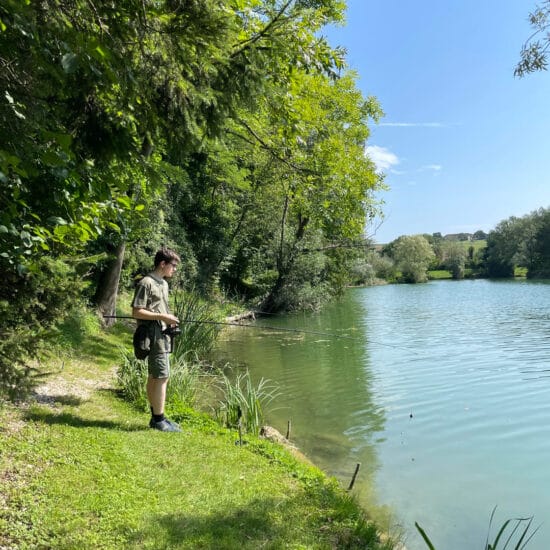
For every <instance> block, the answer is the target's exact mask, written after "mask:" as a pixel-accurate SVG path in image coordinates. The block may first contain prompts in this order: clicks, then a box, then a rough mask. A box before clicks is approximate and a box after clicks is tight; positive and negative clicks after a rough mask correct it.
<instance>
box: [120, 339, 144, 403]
mask: <svg viewBox="0 0 550 550" xmlns="http://www.w3.org/2000/svg"><path fill="white" fill-rule="evenodd" d="M147 376H148V370H147V361H142V360H140V359H136V358H135V357H134V355H133V353H130V352H128V351H126V350H123V352H122V357H121V363H120V366H119V367H118V370H117V382H118V386H119V388H120V391H121V394H122V396H123V397H124V399H125V400H126V401H128V402H129V403H132V404H133V405H135V406H136V408H137V409H139V410H146V409H147V394H146V391H145V384H146V383H147Z"/></svg>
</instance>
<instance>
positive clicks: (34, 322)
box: [0, 258, 83, 397]
mask: <svg viewBox="0 0 550 550" xmlns="http://www.w3.org/2000/svg"><path fill="white" fill-rule="evenodd" d="M0 277H1V278H2V280H3V284H2V286H1V287H0V318H1V319H2V324H1V329H0V335H1V337H0V396H2V395H7V396H10V397H16V396H21V395H25V393H27V392H28V391H29V390H30V389H31V388H32V387H33V385H34V384H35V383H36V381H37V379H36V375H37V374H39V370H37V364H36V361H37V360H38V359H39V358H40V356H41V353H42V352H44V350H45V347H46V344H47V342H48V340H49V339H51V337H52V336H53V335H54V331H53V328H54V326H55V325H56V324H58V323H61V322H62V321H63V319H64V318H65V317H66V316H67V315H68V314H69V313H70V312H71V309H72V308H74V307H76V306H77V305H78V304H79V303H80V293H81V291H82V288H83V284H82V282H81V281H80V280H79V278H78V277H77V275H76V273H75V271H74V269H73V268H72V267H71V266H70V265H68V264H67V263H64V262H62V261H60V260H52V259H50V258H41V259H40V260H38V261H37V262H36V263H33V264H30V265H29V266H28V270H27V272H26V273H25V274H24V275H17V274H15V273H13V272H12V271H11V270H9V269H8V270H6V269H0ZM31 364H32V365H33V366H32V367H31Z"/></svg>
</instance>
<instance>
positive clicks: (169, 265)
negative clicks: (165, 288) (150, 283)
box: [160, 260, 178, 279]
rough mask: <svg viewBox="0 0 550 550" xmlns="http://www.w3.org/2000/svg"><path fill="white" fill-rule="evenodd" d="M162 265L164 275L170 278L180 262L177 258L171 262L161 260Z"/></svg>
mask: <svg viewBox="0 0 550 550" xmlns="http://www.w3.org/2000/svg"><path fill="white" fill-rule="evenodd" d="M160 265H161V268H162V276H163V277H164V278H165V279H170V278H171V277H172V276H173V275H174V273H175V272H176V268H177V267H178V262H177V261H176V260H172V261H170V262H160Z"/></svg>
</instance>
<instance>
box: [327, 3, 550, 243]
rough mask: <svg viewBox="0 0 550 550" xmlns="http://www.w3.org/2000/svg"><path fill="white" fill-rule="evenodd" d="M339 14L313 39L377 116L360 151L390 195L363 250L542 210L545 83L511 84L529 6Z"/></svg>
mask: <svg viewBox="0 0 550 550" xmlns="http://www.w3.org/2000/svg"><path fill="white" fill-rule="evenodd" d="M347 4H348V9H347V17H346V19H347V21H346V24H345V26H343V27H337V28H330V29H326V31H325V33H324V34H325V36H327V37H328V39H329V41H330V43H331V44H332V45H333V46H336V45H340V46H343V47H345V48H346V50H347V61H348V64H349V66H350V68H351V69H353V70H355V71H356V72H357V74H358V82H357V83H358V86H359V88H360V89H361V91H362V92H363V94H364V95H365V96H370V95H373V96H375V97H376V98H377V99H378V101H379V102H380V104H381V106H382V109H383V110H384V112H385V116H384V118H383V119H382V120H381V121H380V122H379V124H374V123H373V124H371V136H370V138H369V141H368V154H369V156H370V157H371V158H372V159H373V160H374V161H375V162H376V163H377V166H378V167H379V169H380V170H381V171H383V172H384V173H385V174H386V183H387V184H388V185H389V187H390V190H389V191H386V192H383V193H382V194H381V195H380V198H381V199H383V200H384V202H385V204H384V206H383V212H384V216H385V218H384V220H383V222H382V224H381V225H380V226H379V227H378V229H377V230H376V233H375V234H374V240H375V241H376V242H379V243H386V242H389V241H391V240H393V239H395V238H397V237H399V236H400V235H413V234H418V233H430V234H431V233H435V232H441V233H442V234H444V235H445V234H448V233H459V232H471V233H473V232H475V231H477V230H478V229H481V230H483V231H487V232H488V231H490V230H491V229H493V228H494V227H495V226H496V225H497V224H498V222H500V221H502V220H504V219H506V218H509V217H510V216H523V215H525V214H528V213H530V212H532V211H533V210H536V209H537V208H540V207H544V208H547V207H550V185H549V184H548V182H549V179H550V147H549V145H550V139H549V136H550V94H549V91H550V73H548V72H542V73H534V74H532V75H530V76H527V77H524V78H522V79H519V78H515V77H514V75H513V71H514V67H515V64H516V63H517V61H518V60H519V52H520V49H521V46H522V44H523V42H524V41H525V40H526V39H527V38H528V36H529V35H530V34H531V29H530V27H529V23H528V21H527V17H528V14H529V12H530V11H532V10H533V9H534V8H535V4H536V2H535V0H533V2H531V1H530V0H524V1H519V0H475V1H474V0H420V1H419V2H410V1H408V0H400V1H398V0H348V2H347ZM379 223H380V220H377V221H375V222H374V223H373V224H372V225H371V226H370V227H369V234H370V235H373V233H374V232H375V227H376V226H377V225H378V224H379Z"/></svg>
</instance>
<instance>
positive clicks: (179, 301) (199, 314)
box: [173, 290, 221, 359]
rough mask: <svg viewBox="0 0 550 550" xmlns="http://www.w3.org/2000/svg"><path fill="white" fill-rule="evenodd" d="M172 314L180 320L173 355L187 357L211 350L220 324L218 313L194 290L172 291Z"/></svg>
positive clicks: (178, 357)
mask: <svg viewBox="0 0 550 550" xmlns="http://www.w3.org/2000/svg"><path fill="white" fill-rule="evenodd" d="M173 298H174V308H173V309H174V315H176V317H178V319H179V320H180V324H179V328H180V329H181V334H179V335H178V336H177V337H176V338H175V339H174V346H173V356H174V357H175V358H177V359H188V358H189V355H193V356H200V357H204V356H205V354H207V353H208V352H209V351H211V350H212V348H213V346H214V344H215V342H216V338H217V336H218V333H219V331H220V326H219V325H216V324H215V323H216V322H218V321H220V320H221V319H220V318H219V313H217V312H216V310H215V308H214V306H213V305H211V304H209V303H208V302H206V301H205V300H203V299H201V298H200V297H199V295H198V294H197V293H196V292H193V291H186V290H177V291H175V292H173Z"/></svg>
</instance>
